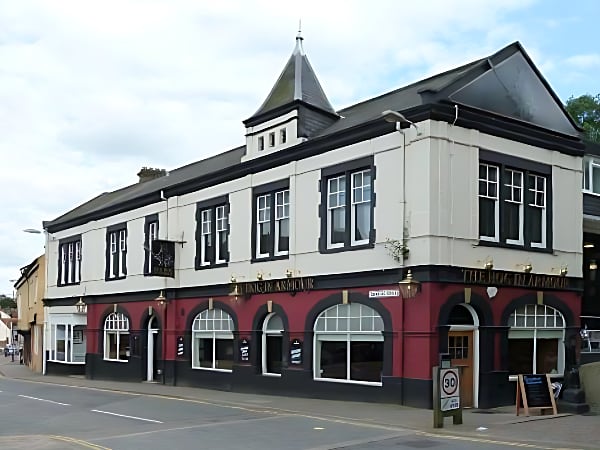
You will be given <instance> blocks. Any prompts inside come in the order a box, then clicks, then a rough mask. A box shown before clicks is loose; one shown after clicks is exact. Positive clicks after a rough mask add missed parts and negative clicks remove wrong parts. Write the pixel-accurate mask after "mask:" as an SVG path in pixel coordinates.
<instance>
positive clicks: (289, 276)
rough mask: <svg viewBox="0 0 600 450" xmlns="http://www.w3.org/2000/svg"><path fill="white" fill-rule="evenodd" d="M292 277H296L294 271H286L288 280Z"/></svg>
mask: <svg viewBox="0 0 600 450" xmlns="http://www.w3.org/2000/svg"><path fill="white" fill-rule="evenodd" d="M292 275H294V271H293V270H292V269H287V270H286V271H285V276H286V277H288V278H292Z"/></svg>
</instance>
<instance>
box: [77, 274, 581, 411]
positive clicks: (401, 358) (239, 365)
mask: <svg viewBox="0 0 600 450" xmlns="http://www.w3.org/2000/svg"><path fill="white" fill-rule="evenodd" d="M414 270H415V278H417V277H419V278H421V279H422V280H423V281H422V284H421V286H420V290H419V292H418V294H417V295H416V296H415V297H414V298H405V297H403V296H402V295H401V294H400V290H399V289H398V283H394V284H389V283H388V284H375V285H370V286H363V287H355V288H348V289H344V288H330V289H322V288H319V285H322V284H323V281H322V280H318V279H313V278H311V277H304V278H293V279H291V278H290V279H283V280H261V281H256V282H249V283H248V282H247V283H235V282H233V283H232V285H230V286H226V287H223V289H220V290H221V291H224V292H227V294H224V295H219V294H220V293H219V292H218V291H219V289H215V294H214V295H213V296H202V295H198V296H190V295H184V292H181V291H176V290H173V291H165V292H164V293H161V294H162V295H161V296H159V299H160V300H159V301H157V300H156V299H155V298H153V295H152V294H151V293H150V294H149V295H148V296H147V298H146V299H141V298H139V294H138V298H137V299H136V300H135V301H133V300H131V299H126V298H124V299H121V301H118V302H117V303H110V304H108V303H101V301H102V299H98V301H97V302H96V303H94V304H91V305H89V308H88V333H87V335H88V343H87V357H86V361H87V368H86V372H87V376H88V377H90V378H116V379H127V380H132V381H133V380H137V381H155V382H161V383H167V384H172V385H181V386H196V387H208V388H216V389H223V390H235V391H242V392H253V393H270V394H285V395H300V396H309V397H318V398H330V399H345V400H366V401H376V402H389V403H396V404H404V405H410V406H416V407H424V408H430V407H431V405H432V399H431V395H432V394H431V390H432V381H431V380H432V375H431V371H432V367H433V366H435V365H436V364H437V361H438V358H439V354H440V353H450V355H451V357H452V360H453V363H454V364H455V365H457V366H459V367H461V371H462V376H463V390H462V392H461V395H462V401H463V404H464V405H466V406H473V407H483V408H487V407H492V406H498V405H502V404H509V403H511V402H513V401H514V385H513V384H512V381H511V376H513V375H516V374H518V373H540V372H544V373H551V374H553V375H555V376H560V375H562V373H564V370H565V369H566V368H567V365H568V361H569V358H570V353H569V352H570V348H569V347H568V344H565V342H568V340H569V338H570V337H571V336H572V334H573V332H575V333H576V332H578V330H579V327H578V323H577V318H578V317H579V313H578V308H579V297H578V295H577V293H576V292H572V291H569V290H568V284H567V281H568V280H567V279H566V278H559V277H546V278H543V277H544V276H541V275H540V276H539V277H542V278H537V277H535V276H532V277H533V278H531V277H529V278H527V277H526V279H524V280H525V281H519V279H517V278H515V277H516V275H519V274H514V277H513V278H510V277H508V276H505V277H504V278H503V279H502V280H503V281H499V279H496V280H494V284H495V286H492V285H491V284H492V283H487V282H484V281H490V280H487V279H483V278H482V279H481V280H479V278H477V279H474V278H473V279H472V278H471V277H472V276H484V275H486V274H485V273H484V274H477V275H473V274H471V272H469V270H471V269H465V270H460V269H455V268H452V269H445V270H444V271H443V272H440V269H439V268H437V269H436V268H429V269H427V270H424V269H423V270H419V268H415V269H414ZM494 273H496V272H494ZM503 273H504V272H503ZM505 274H506V273H505ZM448 275H452V277H454V280H453V281H450V280H448V281H444V282H441V281H440V277H441V276H448ZM458 275H460V279H457V277H458ZM489 275H490V274H487V275H486V276H489ZM530 278H531V279H530ZM396 279H398V277H397V276H396ZM542 280H546V281H542ZM561 280H565V281H564V282H563V281H561ZM352 282H353V283H354V285H356V284H359V281H357V280H356V278H355V279H354V280H353V281H352ZM555 282H556V283H559V282H560V283H563V284H560V285H556V286H554V285H552V283H555ZM501 283H505V284H501ZM529 283H533V284H534V285H535V286H532V287H529V286H524V284H529ZM488 284H490V286H488ZM492 288H493V289H492ZM154 294H155V293H154ZM161 297H162V298H161ZM111 301H113V302H114V301H115V300H114V299H112V300H111ZM165 324H166V326H165Z"/></svg>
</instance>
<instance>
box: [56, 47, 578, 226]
mask: <svg viewBox="0 0 600 450" xmlns="http://www.w3.org/2000/svg"><path fill="white" fill-rule="evenodd" d="M514 55H518V56H521V55H522V56H523V58H524V60H525V65H529V66H530V68H531V71H533V73H534V74H535V76H536V77H537V79H538V80H539V81H538V82H539V83H541V85H542V86H543V88H545V89H546V90H547V94H546V97H547V99H550V100H549V101H553V102H554V103H555V105H554V106H555V108H556V110H557V111H559V114H560V110H561V109H562V112H563V113H564V115H565V116H566V117H567V119H565V121H567V122H569V123H571V124H572V127H573V130H574V133H575V134H576V132H577V130H580V128H579V127H578V126H577V124H576V123H575V122H574V121H573V119H572V118H571V117H570V116H569V114H568V113H567V112H566V110H565V109H564V105H563V104H562V102H561V101H560V99H558V97H557V96H556V94H555V93H554V91H553V90H552V89H551V87H550V86H549V84H548V83H547V82H546V80H545V79H544V78H543V76H542V75H541V73H540V72H539V71H538V70H537V68H536V67H535V65H534V64H533V63H532V62H531V60H530V59H529V57H528V56H527V54H526V52H525V51H524V49H523V48H522V46H521V44H519V43H518V42H515V43H513V44H510V45H508V46H506V47H505V48H503V49H501V50H500V51H498V52H496V53H494V54H493V55H491V56H489V57H486V58H482V59H478V60H476V61H473V62H471V63H468V64H465V65H463V66H460V67H457V68H455V69H452V70H449V71H447V72H444V73H441V74H438V75H435V76H432V77H429V78H426V79H424V80H421V81H418V82H416V83H413V84H410V85H408V86H405V87H402V88H400V89H396V90H394V91H391V92H387V93H385V94H382V95H380V96H377V97H374V98H371V99H368V100H366V101H363V102H360V103H357V104H355V105H352V106H349V107H347V108H344V109H342V110H340V111H337V113H336V112H334V111H333V109H332V108H331V105H330V104H329V101H328V100H327V98H326V97H325V95H324V94H323V91H322V89H321V86H320V85H319V83H318V81H317V78H316V76H315V75H314V72H313V71H312V68H311V67H310V65H309V64H308V60H307V59H306V56H305V55H304V52H303V51H302V47H301V38H299V40H298V44H297V46H296V49H295V51H294V54H293V55H292V57H291V58H290V61H289V62H288V64H287V65H286V68H285V69H284V71H283V73H282V75H281V76H280V78H279V80H278V82H277V84H276V86H275V87H274V88H273V91H272V92H271V94H270V95H269V97H268V98H267V100H266V101H265V103H264V104H263V105H262V106H261V108H260V109H259V111H257V114H259V113H260V114H262V113H263V112H266V111H267V109H270V108H273V107H277V106H278V105H281V102H288V101H292V102H295V103H297V100H294V98H295V96H297V95H299V96H303V100H304V101H306V102H313V103H318V105H314V106H318V107H319V108H321V109H323V108H327V111H328V112H327V114H329V112H330V111H331V112H333V114H336V118H335V119H334V120H335V122H334V123H333V124H331V125H328V126H325V128H324V129H322V130H320V131H318V132H316V133H315V134H314V135H313V136H312V138H311V139H309V140H308V141H306V142H304V143H302V144H299V145H298V146H294V147H289V148H287V149H283V150H280V151H279V152H276V153H274V154H270V155H269V156H265V157H261V158H257V159H256V160H250V161H246V162H244V163H241V158H242V156H243V155H244V154H245V150H246V149H245V146H242V147H238V148H235V149H233V150H229V151H227V152H225V153H222V154H219V155H216V156H213V157H211V158H207V159H204V160H201V161H198V162H195V163H192V164H189V165H187V166H184V167H181V168H178V169H176V170H173V171H171V172H170V173H169V174H168V175H167V176H164V177H161V178H157V179H154V180H151V181H146V182H143V183H136V184H134V185H132V186H128V187H125V188H123V189H119V190H117V191H114V192H110V193H104V194H101V195H99V196H98V197H96V198H94V199H92V200H90V201H89V202H87V203H84V204H83V205H81V206H78V207H77V208H75V209H73V210H71V211H70V212H68V213H66V214H64V215H63V216H60V217H58V218H57V219H55V220H53V221H51V222H45V223H44V227H45V228H48V227H50V231H52V229H65V228H69V227H70V226H72V225H74V224H80V223H85V222H86V221H87V220H95V219H97V218H98V217H107V216H109V215H111V214H116V213H118V212H122V211H126V210H128V209H133V208H137V207H140V206H143V205H146V204H150V203H155V202H158V201H160V193H161V190H163V189H167V188H174V187H175V186H182V185H183V184H186V183H188V182H191V181H193V183H190V186H191V185H192V184H193V186H194V188H195V187H196V186H199V185H207V183H212V182H219V181H218V180H216V181H213V179H211V178H210V177H208V175H211V174H212V176H213V178H214V179H221V180H222V179H223V177H227V176H233V175H232V174H233V173H234V172H235V173H241V172H238V171H236V169H238V168H241V167H242V166H243V167H244V169H243V170H246V171H248V173H253V171H260V170H266V169H267V168H269V167H268V166H269V164H277V161H280V160H282V158H287V157H288V156H289V157H290V158H292V159H293V158H295V157H298V156H296V155H298V153H297V152H298V151H299V149H300V148H305V147H306V146H307V145H309V146H310V145H313V146H317V147H318V146H322V145H323V143H324V142H326V141H328V140H330V141H331V142H334V141H335V140H336V139H337V138H338V137H340V136H345V135H346V134H348V133H351V132H352V131H351V130H358V129H364V127H365V125H366V124H367V125H368V124H371V125H373V126H375V124H381V123H382V122H383V119H382V117H381V113H382V112H383V111H385V110H389V109H391V110H395V111H401V112H403V113H404V114H405V115H406V116H407V117H408V118H409V119H410V117H411V116H410V114H409V113H410V112H411V110H412V111H417V110H419V109H423V108H427V107H430V106H432V105H439V104H446V105H448V104H454V103H456V102H454V101H452V100H451V98H450V96H451V94H453V93H455V92H458V91H460V89H462V88H465V87H468V86H470V85H473V84H474V83H472V82H473V81H474V80H479V79H481V78H483V76H484V75H485V74H486V73H490V72H491V71H493V70H495V67H496V66H498V64H500V63H502V62H503V61H506V60H508V58H510V57H512V56H514ZM296 68H301V69H302V70H301V71H300V72H297V71H296ZM298 73H299V74H300V75H299V80H300V81H298V77H295V76H294V77H292V76H291V74H298ZM311 79H312V81H311ZM475 84H476V83H475ZM487 113H489V114H492V115H494V114H495V115H496V116H497V115H498V114H499V113H498V111H487ZM516 119H517V120H519V119H518V117H516ZM533 126H534V127H536V124H535V123H534V124H533ZM537 128H543V127H541V126H540V125H539V124H538V125H537ZM383 132H385V131H382V133H383ZM388 132H389V131H388ZM571 134H573V133H571ZM575 139H577V138H575ZM336 142H337V141H336ZM332 145H333V144H332ZM317 147H315V148H317ZM320 148H321V147H320ZM303 154H306V153H303ZM278 158H279V159H278ZM250 166H252V167H250ZM224 169H231V170H228V171H224ZM221 182H222V181H221ZM198 183H200V184H198Z"/></svg>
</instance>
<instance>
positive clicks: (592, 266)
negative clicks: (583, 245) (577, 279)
mask: <svg viewBox="0 0 600 450" xmlns="http://www.w3.org/2000/svg"><path fill="white" fill-rule="evenodd" d="M597 268H598V263H597V262H596V260H595V259H590V270H596V269H597Z"/></svg>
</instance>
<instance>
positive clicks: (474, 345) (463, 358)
mask: <svg viewBox="0 0 600 450" xmlns="http://www.w3.org/2000/svg"><path fill="white" fill-rule="evenodd" d="M448 325H449V326H450V329H449V331H448V353H449V354H450V358H451V362H452V366H455V367H459V368H460V371H461V379H460V401H461V405H462V406H463V407H467V408H468V407H478V396H479V317H478V316H477V312H476V311H475V309H474V308H473V307H472V306H471V305H468V304H466V303H461V304H459V305H456V306H454V308H452V310H451V311H450V316H449V317H448Z"/></svg>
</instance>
